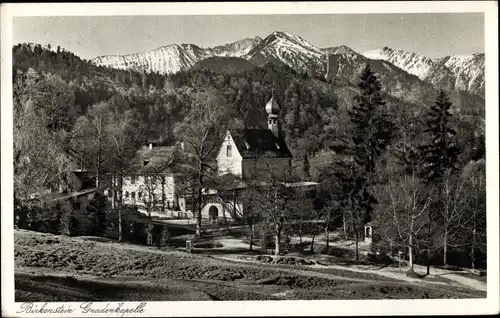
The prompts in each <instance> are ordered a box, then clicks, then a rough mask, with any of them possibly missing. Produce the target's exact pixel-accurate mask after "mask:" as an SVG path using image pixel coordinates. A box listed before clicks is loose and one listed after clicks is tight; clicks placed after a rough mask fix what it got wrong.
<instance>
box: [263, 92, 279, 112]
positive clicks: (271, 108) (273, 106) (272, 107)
mask: <svg viewBox="0 0 500 318" xmlns="http://www.w3.org/2000/svg"><path fill="white" fill-rule="evenodd" d="M279 111H280V105H278V102H277V101H276V100H275V99H274V89H273V95H272V96H271V99H270V100H269V101H268V102H267V104H266V112H267V114H269V115H278V113H279Z"/></svg>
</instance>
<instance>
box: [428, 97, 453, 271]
mask: <svg viewBox="0 0 500 318" xmlns="http://www.w3.org/2000/svg"><path fill="white" fill-rule="evenodd" d="M451 106H452V103H451V102H450V100H449V98H448V96H447V94H446V93H445V92H444V91H443V90H441V91H440V92H439V94H438V97H437V99H436V103H435V105H433V106H431V108H430V109H429V112H428V114H427V122H426V129H425V131H424V132H425V133H426V134H427V135H428V137H429V139H428V141H427V143H426V144H425V145H422V146H420V147H419V150H420V155H421V158H422V163H423V165H422V168H421V175H422V178H423V179H424V180H425V181H426V184H427V185H428V186H430V189H431V191H432V192H433V193H434V196H433V199H434V200H433V201H434V202H433V205H434V207H435V209H434V210H435V211H436V212H437V213H434V215H431V214H429V218H432V217H434V218H438V217H439V219H438V220H439V221H440V222H441V223H442V224H443V262H444V264H445V265H447V248H448V244H449V242H448V238H449V234H450V233H449V226H450V223H451V221H453V218H454V215H453V210H452V209H451V204H452V202H451V201H450V200H451V199H452V198H451V196H452V192H453V191H454V189H453V180H452V177H453V173H454V172H456V171H457V166H456V165H457V161H458V154H459V152H458V148H457V145H456V140H455V139H456V138H455V135H456V131H455V130H454V129H453V128H452V126H451V125H452V114H451V112H450V109H451ZM428 223H429V227H430V224H431V223H432V222H431V220H430V219H429V222H428ZM428 232H429V234H428V235H429V238H428V242H427V244H428V245H429V246H428V249H427V253H428V259H427V261H428V263H429V257H430V256H429V247H430V244H431V242H430V241H431V240H430V235H431V234H432V233H431V230H430V229H429V231H428ZM427 271H429V269H428V270H427Z"/></svg>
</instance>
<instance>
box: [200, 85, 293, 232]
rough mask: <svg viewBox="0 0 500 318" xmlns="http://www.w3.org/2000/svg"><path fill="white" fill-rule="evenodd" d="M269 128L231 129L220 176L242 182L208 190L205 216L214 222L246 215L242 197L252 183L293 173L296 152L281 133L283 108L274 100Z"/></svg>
mask: <svg viewBox="0 0 500 318" xmlns="http://www.w3.org/2000/svg"><path fill="white" fill-rule="evenodd" d="M265 109H266V112H267V114H268V116H267V127H268V128H267V129H239V130H228V131H227V132H226V135H225V138H224V141H223V142H222V145H221V148H220V150H219V153H218V155H217V170H218V173H219V175H221V176H224V175H232V176H234V177H236V178H239V179H240V180H241V181H239V182H234V183H233V184H232V186H228V187H226V188H223V189H217V190H209V191H207V193H206V195H205V198H204V201H205V205H204V207H203V210H202V217H204V218H207V219H209V220H210V221H211V222H219V221H221V220H222V221H233V220H235V219H238V218H239V217H240V216H242V215H243V213H244V211H243V205H242V203H241V200H240V198H239V197H240V194H241V193H242V191H244V189H245V188H247V187H248V184H249V181H252V182H253V183H255V181H257V182H260V183H261V184H263V185H264V184H265V182H266V181H268V180H271V179H272V180H280V179H283V180H284V179H285V177H286V176H287V175H289V174H290V173H291V165H292V159H293V156H292V153H291V152H290V150H289V148H288V146H287V144H286V141H285V139H284V137H283V135H282V134H281V123H280V120H279V111H280V107H279V104H278V102H276V100H275V99H274V91H273V95H272V96H271V99H270V100H269V102H268V103H267V104H266V106H265Z"/></svg>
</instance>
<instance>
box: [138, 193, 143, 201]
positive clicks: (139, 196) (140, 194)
mask: <svg viewBox="0 0 500 318" xmlns="http://www.w3.org/2000/svg"><path fill="white" fill-rule="evenodd" d="M141 197H142V192H137V198H138V199H139V200H140V199H141Z"/></svg>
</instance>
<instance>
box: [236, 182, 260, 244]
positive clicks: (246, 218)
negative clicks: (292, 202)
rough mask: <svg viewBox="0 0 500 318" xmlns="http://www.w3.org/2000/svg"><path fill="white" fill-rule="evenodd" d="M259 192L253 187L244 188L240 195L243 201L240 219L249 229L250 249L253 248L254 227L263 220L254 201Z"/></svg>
mask: <svg viewBox="0 0 500 318" xmlns="http://www.w3.org/2000/svg"><path fill="white" fill-rule="evenodd" d="M258 195H259V192H258V190H257V189H256V188H255V187H250V188H247V189H245V190H244V192H243V193H242V196H241V201H242V202H243V217H242V221H243V223H244V224H246V225H248V228H249V230H250V251H252V250H253V239H254V237H255V227H256V226H257V225H258V224H259V223H261V222H262V221H263V215H262V211H261V209H260V208H259V206H258V205H256V204H255V202H256V201H257V200H258Z"/></svg>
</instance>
